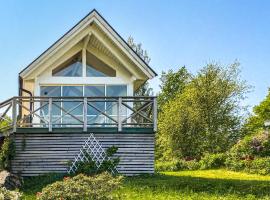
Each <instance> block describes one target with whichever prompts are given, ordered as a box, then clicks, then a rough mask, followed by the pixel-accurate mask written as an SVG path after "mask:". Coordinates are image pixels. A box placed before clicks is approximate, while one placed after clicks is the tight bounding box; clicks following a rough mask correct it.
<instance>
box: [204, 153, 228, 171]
mask: <svg viewBox="0 0 270 200" xmlns="http://www.w3.org/2000/svg"><path fill="white" fill-rule="evenodd" d="M225 160H226V155H225V154H224V153H216V154H206V155H205V156H204V157H202V159H201V160H200V168H201V169H217V168H221V167H224V166H225Z"/></svg>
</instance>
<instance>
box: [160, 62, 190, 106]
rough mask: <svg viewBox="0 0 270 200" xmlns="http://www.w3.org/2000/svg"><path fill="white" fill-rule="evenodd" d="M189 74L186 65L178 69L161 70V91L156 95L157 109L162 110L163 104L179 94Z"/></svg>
mask: <svg viewBox="0 0 270 200" xmlns="http://www.w3.org/2000/svg"><path fill="white" fill-rule="evenodd" d="M190 79H191V74H190V73H189V72H188V71H187V69H186V67H181V68H180V69H179V70H178V71H176V72H174V71H172V70H169V71H168V72H162V74H161V78H160V82H161V84H160V89H161V92H160V94H159V95H158V106H159V108H160V109H159V110H160V111H162V110H163V109H162V107H163V105H165V104H166V103H167V102H168V101H170V100H172V99H174V98H175V97H176V96H177V95H178V94H181V93H182V92H183V90H184V88H185V87H186V85H187V84H188V83H189V82H190Z"/></svg>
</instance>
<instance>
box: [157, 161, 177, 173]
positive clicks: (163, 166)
mask: <svg viewBox="0 0 270 200" xmlns="http://www.w3.org/2000/svg"><path fill="white" fill-rule="evenodd" d="M178 162H179V161H168V162H156V164H155V170H156V171H178V170H180V169H179V168H178Z"/></svg>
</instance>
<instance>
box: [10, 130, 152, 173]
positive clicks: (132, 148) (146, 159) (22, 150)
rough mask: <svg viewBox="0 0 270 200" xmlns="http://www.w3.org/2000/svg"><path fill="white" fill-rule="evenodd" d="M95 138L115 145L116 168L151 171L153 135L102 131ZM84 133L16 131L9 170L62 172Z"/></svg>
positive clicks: (108, 144) (129, 170)
mask: <svg viewBox="0 0 270 200" xmlns="http://www.w3.org/2000/svg"><path fill="white" fill-rule="evenodd" d="M94 135H95V137H96V138H97V139H98V140H99V142H100V143H101V144H102V146H103V147H104V148H108V147H110V146H112V145H114V146H117V147H118V148H119V149H118V152H117V154H116V155H117V156H119V157H120V163H119V166H118V170H119V172H120V173H121V174H124V175H137V174H145V173H154V146H155V145H154V134H128V133H123V134H108V133H106V134H102V133H96V134H94ZM87 137H88V134H86V133H74V134H73V133H69V134H59V133H57V134H56V133H52V134H39V133H31V134H15V137H14V138H15V144H16V156H15V158H14V159H13V160H12V162H11V166H12V171H13V172H14V173H18V174H21V175H22V176H37V175H41V174H45V173H52V172H56V173H65V172H66V170H67V162H68V161H69V160H73V159H74V157H75V156H76V155H77V154H78V152H79V150H80V148H81V146H82V145H83V144H84V141H85V140H86V139H87Z"/></svg>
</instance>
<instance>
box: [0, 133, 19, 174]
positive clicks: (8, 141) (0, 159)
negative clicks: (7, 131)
mask: <svg viewBox="0 0 270 200" xmlns="http://www.w3.org/2000/svg"><path fill="white" fill-rule="evenodd" d="M15 153H16V151H15V144H14V141H13V140H12V138H10V137H6V138H5V139H4V143H3V145H2V148H1V152H0V169H6V170H9V168H10V161H11V159H12V158H13V157H14V156H15Z"/></svg>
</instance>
